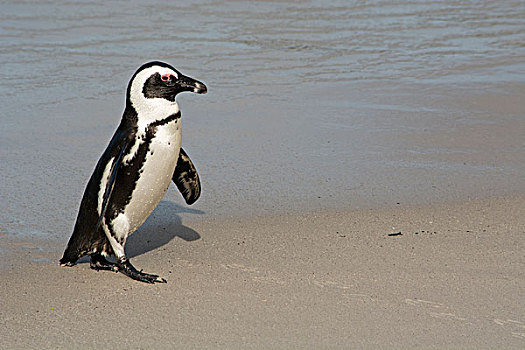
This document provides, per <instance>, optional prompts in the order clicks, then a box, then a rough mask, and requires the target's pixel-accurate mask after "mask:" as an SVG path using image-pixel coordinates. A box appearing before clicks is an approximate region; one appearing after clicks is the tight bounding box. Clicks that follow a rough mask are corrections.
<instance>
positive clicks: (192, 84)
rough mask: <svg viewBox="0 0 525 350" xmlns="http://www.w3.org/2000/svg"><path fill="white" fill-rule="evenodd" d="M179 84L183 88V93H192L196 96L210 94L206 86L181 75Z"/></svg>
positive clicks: (178, 80)
mask: <svg viewBox="0 0 525 350" xmlns="http://www.w3.org/2000/svg"><path fill="white" fill-rule="evenodd" d="M177 84H178V85H179V86H180V87H181V89H182V91H191V92H194V93H196V94H205V93H206V92H208V89H207V88H206V85H204V84H203V83H201V82H200V81H197V80H195V79H193V78H190V77H187V76H185V75H182V74H180V75H179V79H177Z"/></svg>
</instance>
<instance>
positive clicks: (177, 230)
mask: <svg viewBox="0 0 525 350" xmlns="http://www.w3.org/2000/svg"><path fill="white" fill-rule="evenodd" d="M179 213H190V214H197V215H202V214H204V212H203V211H202V210H198V209H192V208H188V207H184V206H182V205H179V204H177V203H175V202H170V201H161V202H160V203H159V205H158V206H157V208H156V209H155V210H154V211H153V213H152V214H151V215H150V217H149V218H148V219H147V220H146V222H145V223H144V224H143V225H142V226H141V227H140V228H139V229H138V230H137V231H135V233H133V234H132V235H131V236H129V237H128V239H127V242H126V255H127V257H128V258H133V257H135V256H139V255H142V254H144V253H147V252H149V251H152V250H155V249H157V248H160V247H162V246H164V245H166V244H168V243H169V242H170V241H171V240H172V239H174V238H175V237H179V238H181V239H183V240H184V241H186V242H193V241H196V240H198V239H200V238H201V236H200V234H199V233H198V232H197V231H195V230H193V229H191V228H189V227H186V226H184V225H183V224H182V220H181V218H180V216H179V215H178V214H179Z"/></svg>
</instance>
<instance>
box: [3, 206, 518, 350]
mask: <svg viewBox="0 0 525 350" xmlns="http://www.w3.org/2000/svg"><path fill="white" fill-rule="evenodd" d="M524 211H525V197H524V196H514V197H498V198H486V199H477V200H469V201H463V202H456V203H447V204H439V205H431V204H429V205H427V206H419V207H410V206H406V205H404V206H402V205H399V206H395V207H391V208H382V209H377V208H375V209H360V210H347V211H343V210H340V211H324V212H323V211H316V212H311V213H303V214H294V215H274V216H261V217H245V218H235V219H234V218H229V219H223V220H208V221H201V222H198V221H196V222H186V221H184V222H183V223H179V225H177V226H173V227H170V231H171V230H176V231H177V232H178V234H177V236H176V237H174V238H173V239H171V240H169V239H168V240H167V239H166V235H169V233H166V232H165V231H164V230H163V229H162V228H161V227H156V229H155V230H153V228H155V227H154V226H147V228H146V229H145V230H146V231H148V230H150V231H151V232H139V234H140V235H136V236H132V237H131V238H130V242H129V245H128V247H127V248H128V252H129V255H130V256H132V257H133V258H132V261H133V262H134V264H135V265H136V266H137V267H138V268H143V269H144V270H145V271H147V272H155V273H159V274H160V275H162V276H163V277H165V278H167V280H168V283H167V284H157V285H146V284H142V283H139V282H136V281H133V280H131V279H129V278H127V277H125V276H124V275H121V274H115V273H112V272H95V271H92V270H90V269H89V265H88V264H87V263H80V264H78V265H76V266H75V267H72V268H64V267H59V266H57V265H56V259H57V258H58V257H59V255H60V253H61V250H62V247H61V246H56V247H54V249H55V251H52V249H51V251H50V252H48V253H43V254H44V256H43V257H44V258H45V257H47V258H49V259H54V260H53V261H51V262H41V263H36V262H32V263H26V262H24V263H22V264H20V263H19V262H20V261H25V260H26V259H20V257H13V256H11V259H10V261H9V262H8V263H7V264H5V265H4V266H3V268H2V269H1V272H0V278H1V279H2V281H3V282H2V284H1V287H0V288H1V290H0V294H1V295H2V298H1V299H0V300H1V305H0V324H1V326H0V348H2V349H20V348H25V349H51V348H52V349H57V348H58V349H72V348H73V349H74V348H82V349H87V348H115V349H123V348H133V349H138V348H144V349H145V348H156V349H171V348H178V349H180V348H208V349H246V348H257V349H265V348H268V349H270V348H272V349H283V348H287V349H321V348H325V349H328V348H331V349H333V348H341V349H343V348H344V349H348V348H364V349H443V348H448V349H496V348H499V349H523V347H524V346H525V298H523V290H525V276H524V274H523V271H524V269H525V256H524V254H523V252H524V251H525V249H524V248H525V247H524V243H523V237H524V234H525V217H524V215H523V212H524ZM143 231H144V230H143ZM46 254H47V255H46Z"/></svg>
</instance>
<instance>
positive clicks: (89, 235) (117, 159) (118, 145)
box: [60, 128, 130, 265]
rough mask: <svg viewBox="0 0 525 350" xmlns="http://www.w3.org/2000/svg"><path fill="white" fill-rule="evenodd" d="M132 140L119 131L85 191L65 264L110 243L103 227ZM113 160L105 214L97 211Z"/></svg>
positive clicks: (126, 133)
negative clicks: (123, 158)
mask: <svg viewBox="0 0 525 350" xmlns="http://www.w3.org/2000/svg"><path fill="white" fill-rule="evenodd" d="M129 140H130V132H129V130H125V129H121V128H119V129H117V131H116V132H115V134H114V135H113V138H112V139H111V141H110V143H109V145H108V147H107V148H106V150H105V151H104V153H103V154H102V156H101V157H100V159H99V161H98V163H97V166H96V167H95V171H94V172H93V174H92V175H91V178H90V179H89V182H88V185H87V187H86V190H85V192H84V196H83V198H82V202H81V204H80V209H79V212H78V217H77V221H76V223H75V228H74V229H73V234H72V235H71V238H70V239H69V242H68V244H67V247H66V250H65V251H64V255H63V257H62V259H60V263H61V264H63V265H73V264H74V263H75V262H76V261H77V260H78V259H79V258H80V257H82V256H83V255H85V254H88V253H89V252H91V251H92V249H93V247H95V246H96V245H98V244H102V243H103V242H104V241H105V240H106V237H105V234H104V233H103V232H102V231H101V230H99V228H100V225H101V223H102V218H103V217H104V213H105V212H106V208H107V206H108V202H109V199H110V196H111V192H112V191H113V187H114V186H115V178H116V174H117V169H118V167H119V164H120V163H121V162H122V157H123V154H124V152H125V150H126V148H127V146H128V145H129V142H130V141H129ZM111 161H112V166H111V167H110V170H109V174H108V181H107V182H106V186H105V188H104V189H103V191H104V195H103V200H102V210H101V214H99V213H98V209H97V207H98V196H99V191H100V188H99V186H100V182H101V179H102V177H103V174H104V170H105V168H106V166H107V164H108V163H109V162H111Z"/></svg>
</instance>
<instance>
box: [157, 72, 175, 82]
mask: <svg viewBox="0 0 525 350" xmlns="http://www.w3.org/2000/svg"><path fill="white" fill-rule="evenodd" d="M172 77H173V74H169V73H168V74H163V75H161V76H160V79H162V81H168V80H170V79H172Z"/></svg>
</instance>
